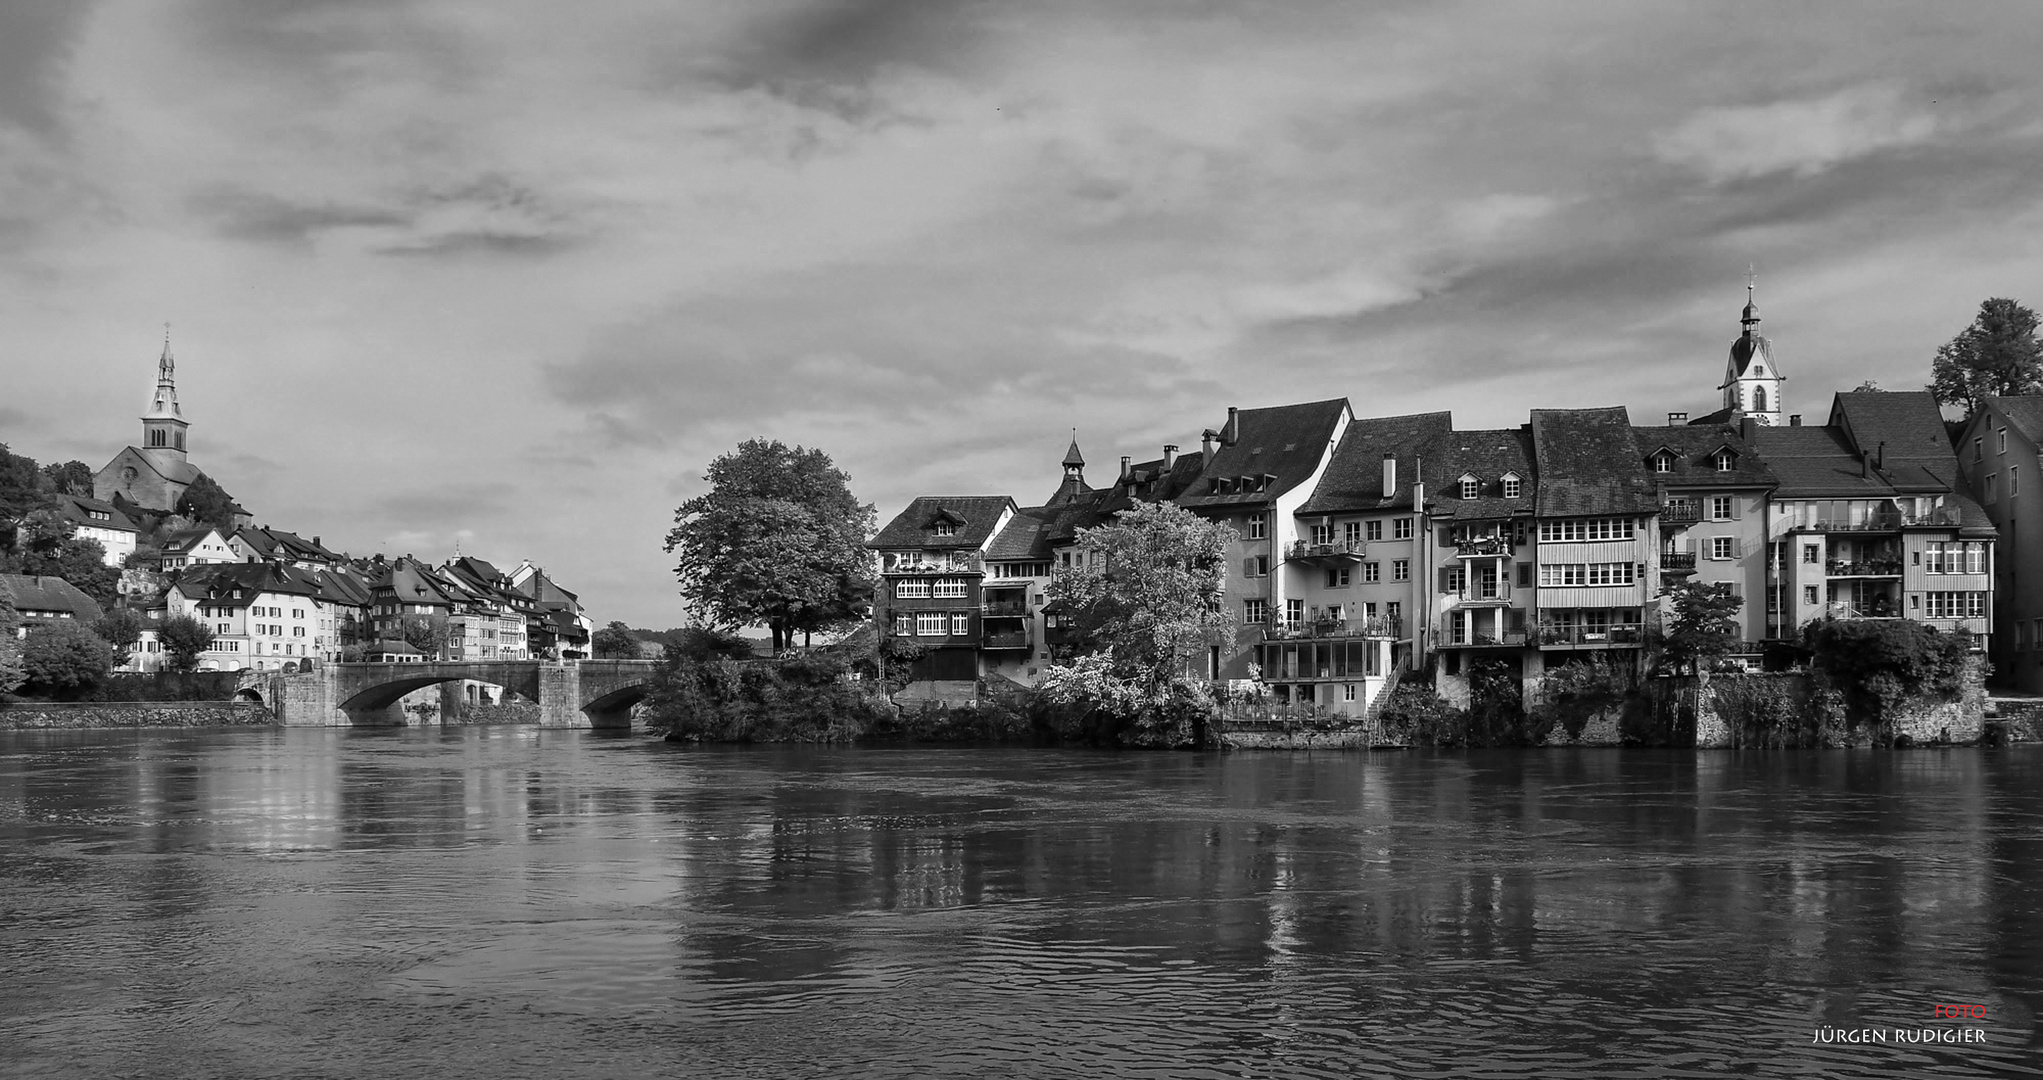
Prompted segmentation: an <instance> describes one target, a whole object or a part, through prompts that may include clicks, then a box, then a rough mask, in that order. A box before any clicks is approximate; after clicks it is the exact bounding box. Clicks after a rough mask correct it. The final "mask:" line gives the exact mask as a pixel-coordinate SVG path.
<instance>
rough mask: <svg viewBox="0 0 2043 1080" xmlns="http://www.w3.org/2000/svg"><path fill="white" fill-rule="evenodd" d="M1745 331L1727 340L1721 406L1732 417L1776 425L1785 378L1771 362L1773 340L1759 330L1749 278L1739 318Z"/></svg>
mask: <svg viewBox="0 0 2043 1080" xmlns="http://www.w3.org/2000/svg"><path fill="white" fill-rule="evenodd" d="M1739 321H1740V322H1742V323H1744V325H1745V332H1744V333H1743V334H1740V335H1739V336H1738V340H1736V341H1733V342H1732V343H1731V357H1730V360H1729V361H1728V362H1726V364H1725V365H1724V384H1723V385H1722V386H1720V387H1718V389H1720V390H1722V391H1723V392H1724V408H1725V410H1726V411H1727V412H1728V413H1729V414H1730V415H1731V416H1732V417H1733V418H1734V419H1735V418H1736V417H1739V416H1749V417H1752V418H1753V419H1754V420H1757V421H1759V422H1760V423H1762V424H1769V425H1775V426H1778V425H1779V424H1780V422H1781V414H1782V412H1783V402H1782V401H1781V384H1782V383H1784V382H1786V381H1787V379H1786V377H1785V376H1783V375H1782V374H1781V372H1780V367H1779V366H1778V365H1776V364H1775V363H1774V359H1773V342H1771V341H1768V340H1767V339H1766V338H1765V336H1764V335H1762V334H1760V332H1759V305H1758V304H1757V303H1755V302H1753V297H1752V279H1751V278H1749V277H1748V278H1747V279H1746V281H1745V315H1744V317H1743V318H1742V319H1741V320H1739Z"/></svg>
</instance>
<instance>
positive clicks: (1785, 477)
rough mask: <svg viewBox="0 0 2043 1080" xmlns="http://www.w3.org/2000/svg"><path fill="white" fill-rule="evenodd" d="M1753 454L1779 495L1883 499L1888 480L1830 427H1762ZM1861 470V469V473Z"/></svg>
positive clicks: (1888, 493) (1887, 495)
mask: <svg viewBox="0 0 2043 1080" xmlns="http://www.w3.org/2000/svg"><path fill="white" fill-rule="evenodd" d="M1757 438H1758V444H1759V454H1760V457H1762V458H1764V459H1765V460H1766V465H1767V468H1768V469H1769V470H1771V471H1772V473H1773V475H1774V479H1775V480H1776V481H1777V482H1778V484H1779V486H1778V487H1776V488H1775V489H1774V495H1775V496H1776V497H1778V498H1783V499H1884V498H1892V497H1893V495H1894V487H1893V485H1891V484H1889V483H1887V481H1886V480H1885V479H1884V478H1882V477H1881V476H1880V475H1879V473H1877V472H1871V471H1870V470H1867V469H1865V468H1863V467H1862V466H1861V464H1860V461H1859V455H1858V452H1857V451H1855V450H1853V449H1852V446H1851V442H1850V440H1848V439H1846V438H1845V435H1844V432H1842V431H1840V430H1838V429H1836V428H1832V427H1763V428H1760V429H1759V432H1758V435H1757ZM1862 474H1866V475H1862Z"/></svg>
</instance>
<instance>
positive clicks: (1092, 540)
mask: <svg viewBox="0 0 2043 1080" xmlns="http://www.w3.org/2000/svg"><path fill="white" fill-rule="evenodd" d="M1233 538H1234V533H1233V530H1231V529H1228V528H1227V527H1225V526H1222V525H1217V524H1215V523H1213V522H1209V521H1206V520H1203V519H1201V518H1200V517H1198V516H1197V515H1195V514H1193V513H1192V512H1191V511H1189V510H1186V509H1184V508H1182V507H1180V506H1177V505H1176V504H1174V503H1144V504H1142V505H1140V506H1138V507H1136V508H1134V509H1132V510H1124V511H1122V512H1120V513H1119V514H1117V515H1115V520H1114V522H1113V524H1111V525H1104V526H1101V527H1099V528H1094V529H1084V530H1081V531H1080V533H1079V539H1078V546H1079V549H1080V551H1082V552H1083V553H1084V558H1082V559H1081V560H1080V565H1079V566H1077V567H1075V568H1073V569H1071V570H1069V571H1067V572H1065V573H1064V574H1062V575H1061V576H1059V577H1058V578H1057V580H1056V581H1054V582H1052V583H1051V585H1050V596H1051V598H1052V599H1053V600H1055V601H1057V602H1059V603H1061V604H1063V605H1064V606H1065V607H1066V608H1068V609H1069V610H1070V611H1071V612H1072V614H1073V615H1074V616H1075V617H1076V622H1077V625H1078V627H1079V629H1080V632H1081V639H1082V640H1083V641H1084V642H1086V643H1087V644H1088V645H1089V646H1090V647H1091V649H1092V655H1091V656H1090V657H1087V656H1081V657H1079V658H1078V659H1077V660H1075V661H1073V662H1072V663H1069V664H1059V665H1053V666H1052V667H1051V668H1050V671H1049V673H1048V675H1047V676H1046V677H1045V679H1044V681H1043V683H1042V684H1041V690H1042V693H1043V695H1044V697H1045V700H1047V701H1048V702H1050V703H1051V704H1052V705H1055V706H1058V707H1061V708H1066V709H1074V708H1075V709H1077V710H1079V715H1080V717H1081V720H1080V724H1081V726H1083V727H1084V728H1085V733H1086V734H1089V735H1092V736H1094V737H1099V736H1102V735H1107V736H1111V737H1113V738H1117V739H1121V740H1124V741H1135V742H1149V743H1154V742H1162V743H1166V744H1175V743H1182V742H1185V741H1187V737H1188V736H1190V737H1193V738H1196V737H1197V733H1196V731H1193V730H1188V726H1194V725H1196V724H1198V723H1199V722H1200V721H1201V720H1202V719H1203V717H1204V715H1205V713H1206V711H1207V710H1208V709H1209V708H1210V707H1211V705H1212V696H1211V694H1210V692H1209V691H1208V690H1207V688H1206V686H1205V684H1204V683H1203V682H1201V681H1199V680H1197V679H1193V678H1191V677H1190V674H1189V673H1190V672H1191V671H1192V670H1193V668H1194V665H1195V664H1196V662H1197V660H1198V658H1199V656H1200V654H1201V653H1202V652H1203V651H1204V649H1205V647H1206V646H1207V645H1208V644H1210V643H1212V642H1214V641H1216V640H1217V639H1218V638H1219V637H1220V635H1221V634H1222V633H1223V632H1225V631H1226V630H1227V629H1228V628H1229V627H1230V626H1232V624H1233V621H1232V619H1231V618H1230V617H1229V616H1228V614H1227V606H1226V604H1225V599H1226V594H1227V551H1228V545H1229V543H1230V542H1231V541H1232V540H1233ZM1100 720H1104V721H1105V722H1106V725H1105V726H1104V727H1102V726H1101V725H1100V724H1099V723H1098V722H1097V721H1100Z"/></svg>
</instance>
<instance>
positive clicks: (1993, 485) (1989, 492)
mask: <svg viewBox="0 0 2043 1080" xmlns="http://www.w3.org/2000/svg"><path fill="white" fill-rule="evenodd" d="M1999 494H2000V474H1999V473H1991V472H1990V473H1987V474H1986V501H1987V502H1993V501H1994V499H1995V497H1996V496H1997V495H1999Z"/></svg>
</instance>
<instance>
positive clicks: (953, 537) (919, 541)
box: [866, 495, 1014, 551]
mask: <svg viewBox="0 0 2043 1080" xmlns="http://www.w3.org/2000/svg"><path fill="white" fill-rule="evenodd" d="M1013 509H1014V500H1013V499H1011V498H1009V497H1007V496H1005V495H924V496H922V497H920V498H918V499H916V500H914V501H913V502H910V503H909V504H908V505H907V507H905V508H904V509H902V511H901V512H900V513H898V514H896V515H894V519H893V520H892V521H889V522H888V523H887V525H886V527H885V528H883V529H881V530H880V531H879V534H878V535H876V536H874V537H873V538H872V540H871V541H870V542H868V543H867V544H866V546H867V547H870V548H927V549H932V550H957V551H977V550H978V549H979V548H980V546H981V545H983V544H985V543H986V541H987V540H989V539H991V538H992V536H993V531H994V530H995V529H996V528H998V527H1000V525H1001V524H1003V516H1004V515H1005V514H1007V513H1009V512H1011V511H1012V510H1013ZM939 520H943V521H949V522H953V523H954V524H955V529H956V531H954V532H952V533H951V534H950V535H948V536H939V535H937V534H936V532H935V530H934V529H932V528H931V525H932V524H933V523H935V522H937V521H939Z"/></svg>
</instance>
